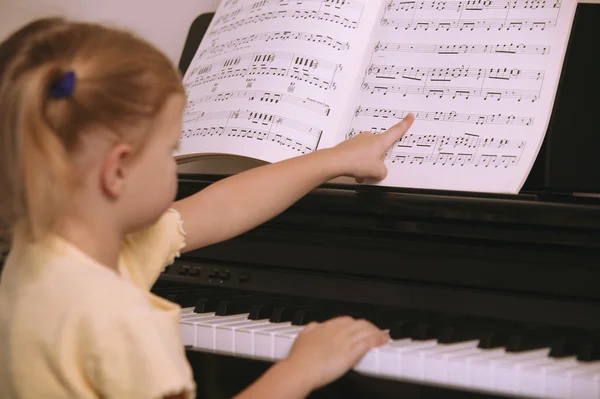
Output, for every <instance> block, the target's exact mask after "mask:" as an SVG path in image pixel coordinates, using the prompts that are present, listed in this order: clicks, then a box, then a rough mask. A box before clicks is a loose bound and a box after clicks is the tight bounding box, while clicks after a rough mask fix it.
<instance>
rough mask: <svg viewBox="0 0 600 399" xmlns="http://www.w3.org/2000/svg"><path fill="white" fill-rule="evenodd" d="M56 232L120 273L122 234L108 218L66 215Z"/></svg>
mask: <svg viewBox="0 0 600 399" xmlns="http://www.w3.org/2000/svg"><path fill="white" fill-rule="evenodd" d="M56 234H57V235H59V236H60V237H62V238H63V239H65V240H67V241H68V242H69V243H71V244H72V245H74V246H75V247H77V248H78V249H79V250H81V251H83V252H84V253H85V254H87V255H88V256H89V257H91V258H92V259H94V260H95V261H97V262H98V263H100V264H102V265H104V266H106V267H108V268H109V269H112V270H114V271H115V272H117V273H118V264H119V253H120V249H121V239H122V234H121V233H118V232H117V231H115V228H114V227H113V225H112V224H111V223H110V222H107V221H106V220H93V221H92V220H89V221H88V220H81V219H78V218H75V217H65V218H63V219H62V220H61V223H60V225H59V226H58V228H57V229H56Z"/></svg>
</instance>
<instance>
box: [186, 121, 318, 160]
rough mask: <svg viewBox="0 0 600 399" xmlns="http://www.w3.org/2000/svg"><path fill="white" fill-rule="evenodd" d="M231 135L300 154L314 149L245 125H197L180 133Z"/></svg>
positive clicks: (205, 135)
mask: <svg viewBox="0 0 600 399" xmlns="http://www.w3.org/2000/svg"><path fill="white" fill-rule="evenodd" d="M213 136H220V137H231V138H242V139H253V140H257V141H265V142H269V141H270V142H273V143H276V144H279V145H280V146H285V147H288V148H290V149H292V150H294V151H296V152H298V153H300V154H302V155H304V154H308V153H310V152H313V151H315V149H316V147H315V146H314V145H311V144H306V143H304V142H302V141H299V140H296V139H294V138H291V137H288V136H284V135H282V134H277V133H273V132H269V131H266V130H260V129H250V128H245V127H226V126H210V127H199V128H197V129H194V130H192V129H187V130H184V131H183V132H182V133H181V139H182V140H183V139H191V138H201V137H213Z"/></svg>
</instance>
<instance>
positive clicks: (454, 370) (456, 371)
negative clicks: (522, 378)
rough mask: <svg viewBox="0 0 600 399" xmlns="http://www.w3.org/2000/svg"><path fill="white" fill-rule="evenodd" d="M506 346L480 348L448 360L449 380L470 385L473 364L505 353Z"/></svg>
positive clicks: (455, 383)
mask: <svg viewBox="0 0 600 399" xmlns="http://www.w3.org/2000/svg"><path fill="white" fill-rule="evenodd" d="M504 352H505V350H504V348H495V349H479V350H478V351H477V352H474V353H472V354H468V355H465V356H463V357H456V358H452V359H449V360H448V363H449V364H448V367H449V370H448V382H449V383H450V384H452V385H457V386H469V385H470V379H471V374H472V370H471V365H472V364H473V363H475V362H477V361H481V360H484V359H488V358H494V357H499V356H502V355H503V354H504Z"/></svg>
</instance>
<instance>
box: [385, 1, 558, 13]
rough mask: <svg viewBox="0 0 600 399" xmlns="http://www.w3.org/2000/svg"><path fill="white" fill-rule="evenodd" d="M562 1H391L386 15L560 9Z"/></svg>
mask: <svg viewBox="0 0 600 399" xmlns="http://www.w3.org/2000/svg"><path fill="white" fill-rule="evenodd" d="M560 6H561V1H560V0H555V1H546V0H467V1H461V0H459V1H445V0H437V1H436V0H434V1H406V0H391V1H390V2H389V3H388V5H387V7H386V13H387V12H391V11H396V12H397V11H413V10H425V11H427V10H430V11H457V12H460V11H484V10H507V13H508V12H509V10H514V9H517V10H528V9H529V10H538V9H553V10H555V9H560Z"/></svg>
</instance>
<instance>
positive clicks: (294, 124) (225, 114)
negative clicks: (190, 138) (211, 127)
mask: <svg viewBox="0 0 600 399" xmlns="http://www.w3.org/2000/svg"><path fill="white" fill-rule="evenodd" d="M219 119H227V121H232V120H239V121H243V120H246V121H247V122H248V123H250V124H253V125H261V126H264V127H265V128H268V129H269V130H268V132H271V130H272V129H273V128H276V127H286V128H288V129H292V130H295V131H297V132H299V133H301V134H303V135H308V136H311V137H313V138H316V139H319V138H320V137H321V134H322V133H323V131H322V130H320V129H318V128H316V127H313V126H310V125H308V124H306V123H303V122H299V121H297V120H295V119H291V118H286V117H283V116H280V115H275V114H268V113H264V112H255V111H248V110H246V111H242V110H239V109H238V110H234V111H213V112H204V111H195V112H189V113H187V114H186V115H185V117H184V125H185V124H187V123H190V122H194V123H195V124H197V123H198V122H200V121H213V120H219Z"/></svg>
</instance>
